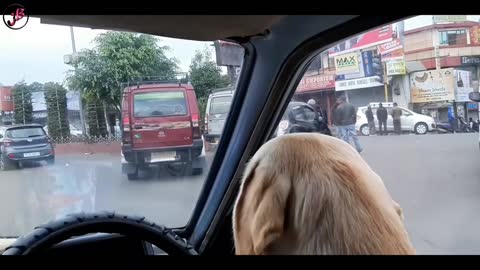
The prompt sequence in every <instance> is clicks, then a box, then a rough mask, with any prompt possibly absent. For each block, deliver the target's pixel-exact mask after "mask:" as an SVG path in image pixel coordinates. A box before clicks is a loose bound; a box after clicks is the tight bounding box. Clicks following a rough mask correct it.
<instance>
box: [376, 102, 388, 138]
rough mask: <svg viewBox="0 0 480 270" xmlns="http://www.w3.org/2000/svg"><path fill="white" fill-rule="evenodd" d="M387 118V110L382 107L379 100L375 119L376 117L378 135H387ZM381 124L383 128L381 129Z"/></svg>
mask: <svg viewBox="0 0 480 270" xmlns="http://www.w3.org/2000/svg"><path fill="white" fill-rule="evenodd" d="M387 118H388V112H387V109H385V107H383V104H382V103H381V102H380V104H378V109H377V119H378V126H379V127H378V130H379V132H380V136H382V135H387ZM382 126H383V130H382Z"/></svg>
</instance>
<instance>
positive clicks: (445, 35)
mask: <svg viewBox="0 0 480 270" xmlns="http://www.w3.org/2000/svg"><path fill="white" fill-rule="evenodd" d="M479 30H480V23H478V22H473V21H466V16H465V18H464V20H463V21H456V22H445V23H433V21H432V24H430V25H427V26H424V27H419V28H415V29H411V30H409V31H406V32H405V60H406V66H407V70H408V72H409V74H408V83H407V81H406V80H404V82H405V83H404V84H403V85H402V86H401V87H402V89H403V90H404V95H402V97H401V98H400V97H398V99H403V103H408V106H409V107H411V108H412V109H413V110H415V111H417V112H422V113H426V114H430V115H432V116H433V117H435V118H437V119H440V120H445V119H446V118H447V112H448V110H449V108H450V109H452V108H456V109H457V110H454V111H456V112H457V114H459V115H463V116H464V117H465V118H467V119H468V117H469V116H471V117H473V118H474V119H476V118H477V117H478V114H476V113H472V112H476V110H477V106H478V105H477V104H476V103H471V102H469V100H468V92H471V91H474V90H477V89H478V87H479V77H480V68H479V64H480V35H479V33H480V32H479ZM442 76H443V77H442ZM446 76H448V79H447V78H446ZM420 84H421V85H422V86H419V85H420ZM422 87H423V88H422ZM440 87H443V90H441V89H440ZM420 88H422V89H421V91H422V94H419V93H420V92H418V91H417V90H416V89H420Z"/></svg>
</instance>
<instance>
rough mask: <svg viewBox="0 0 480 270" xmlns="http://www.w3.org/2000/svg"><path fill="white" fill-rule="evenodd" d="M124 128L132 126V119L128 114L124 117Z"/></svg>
mask: <svg viewBox="0 0 480 270" xmlns="http://www.w3.org/2000/svg"><path fill="white" fill-rule="evenodd" d="M123 126H124V127H125V126H126V127H129V126H130V117H128V114H124V115H123Z"/></svg>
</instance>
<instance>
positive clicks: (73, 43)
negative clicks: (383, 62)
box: [70, 26, 86, 135]
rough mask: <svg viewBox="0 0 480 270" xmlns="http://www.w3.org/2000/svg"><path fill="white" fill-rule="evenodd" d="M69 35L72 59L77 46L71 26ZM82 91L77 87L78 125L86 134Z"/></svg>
mask: <svg viewBox="0 0 480 270" xmlns="http://www.w3.org/2000/svg"><path fill="white" fill-rule="evenodd" d="M70 37H71V39H72V51H73V54H72V59H74V57H75V56H76V54H77V48H76V47H75V34H74V33H73V26H70ZM76 71H77V68H76V67H75V72H76ZM82 92H83V91H82V89H79V98H78V105H79V107H80V125H81V126H82V134H83V135H86V132H85V117H84V114H83V101H82Z"/></svg>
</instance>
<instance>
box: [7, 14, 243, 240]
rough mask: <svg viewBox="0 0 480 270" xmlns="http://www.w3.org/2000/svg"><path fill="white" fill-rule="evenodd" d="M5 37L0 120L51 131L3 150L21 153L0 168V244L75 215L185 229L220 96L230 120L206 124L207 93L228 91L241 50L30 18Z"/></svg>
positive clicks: (214, 133) (211, 151) (209, 152)
mask: <svg viewBox="0 0 480 270" xmlns="http://www.w3.org/2000/svg"><path fill="white" fill-rule="evenodd" d="M27 9H28V7H27ZM2 25H3V24H2ZM72 32H73V33H72ZM46 35H48V36H49V38H48V39H41V38H40V39H39V38H38V37H40V36H46ZM72 35H73V37H72ZM0 36H1V37H2V40H9V41H10V42H8V43H5V42H2V43H1V44H0V48H1V50H0V55H1V57H2V63H3V64H4V65H2V67H0V96H1V97H2V101H1V103H0V123H2V121H3V123H6V122H12V123H11V124H15V125H25V124H39V125H41V126H42V127H44V126H45V131H46V132H47V133H48V137H49V138H45V140H43V139H42V138H38V140H33V141H32V144H36V146H35V147H37V148H35V147H30V146H28V145H27V140H22V142H21V145H20V143H18V147H16V146H15V147H12V149H13V148H15V149H17V150H18V151H19V152H18V153H12V155H10V157H13V156H15V157H17V154H18V157H21V158H19V159H15V160H13V159H11V160H8V162H9V163H8V168H6V170H5V171H2V170H0V179H1V180H2V181H0V190H3V191H6V192H7V193H8V194H5V195H2V196H0V205H2V208H1V211H0V242H1V238H2V237H7V236H8V237H16V236H20V235H24V234H26V233H28V232H30V231H31V230H32V229H33V228H35V227H36V226H38V225H40V224H44V223H45V222H47V221H49V220H54V219H58V218H61V217H65V216H66V215H68V214H71V213H76V212H82V211H84V212H95V211H103V210H111V211H115V212H117V213H121V214H126V215H135V216H145V217H147V218H148V219H150V220H152V221H154V222H155V223H156V224H163V225H165V226H168V227H183V226H185V225H186V224H187V222H188V220H189V219H190V217H191V215H192V212H193V210H194V207H195V205H196V203H197V201H198V200H199V196H200V193H201V190H202V187H203V185H204V182H205V179H206V178H207V175H208V174H209V170H210V166H211V163H212V161H213V159H214V156H215V154H216V149H217V146H218V145H219V143H220V141H221V139H222V134H223V126H224V125H226V124H228V120H226V119H227V118H226V116H227V115H228V112H229V108H230V106H231V103H232V102H231V101H232V100H233V98H232V97H215V98H214V99H213V100H212V104H211V106H210V108H209V109H210V111H211V113H213V114H225V117H224V118H222V120H221V121H213V122H212V123H208V122H205V121H204V119H205V113H206V111H207V103H208V97H209V96H210V95H211V94H212V89H224V88H225V89H232V90H235V89H234V87H235V85H236V84H237V83H236V82H237V79H238V77H239V76H240V74H241V65H242V61H243V47H241V46H240V45H238V44H236V43H232V42H224V41H219V40H209V41H208V40H207V41H197V40H185V39H173V38H168V37H160V36H152V35H147V34H142V33H134V32H120V31H110V30H104V29H95V30H92V29H89V28H80V27H73V28H70V27H69V26H59V25H50V24H44V23H41V22H40V19H38V18H33V17H31V18H29V20H28V25H27V26H26V27H25V28H22V29H20V30H18V31H13V30H12V29H10V28H8V27H0ZM13 44H23V45H22V48H21V49H20V48H19V47H18V46H15V45H13ZM73 48H75V49H73ZM74 50H75V51H74ZM13 55H17V56H18V57H19V58H17V57H11V56H13ZM20 62H21V63H28V64H25V65H20V66H18V65H17V64H18V63H20ZM15 63H17V64H15ZM7 66H10V67H12V66H17V68H16V71H15V72H13V70H12V69H10V68H7ZM45 67H48V68H45ZM4 96H8V99H7V98H5V99H4ZM4 100H5V102H4ZM5 125H6V124H5ZM9 125H10V124H9ZM40 134H43V133H42V131H41V128H33V129H16V130H10V131H9V135H8V136H10V137H11V138H25V137H31V136H36V135H40ZM49 140H50V141H51V142H49ZM23 141H25V142H23ZM20 149H21V150H20ZM0 152H1V150H0ZM25 153H26V156H25ZM7 158H9V157H8V155H7ZM29 158H30V159H31V160H33V159H35V161H28V160H27V159H29ZM207 191H208V190H207Z"/></svg>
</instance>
